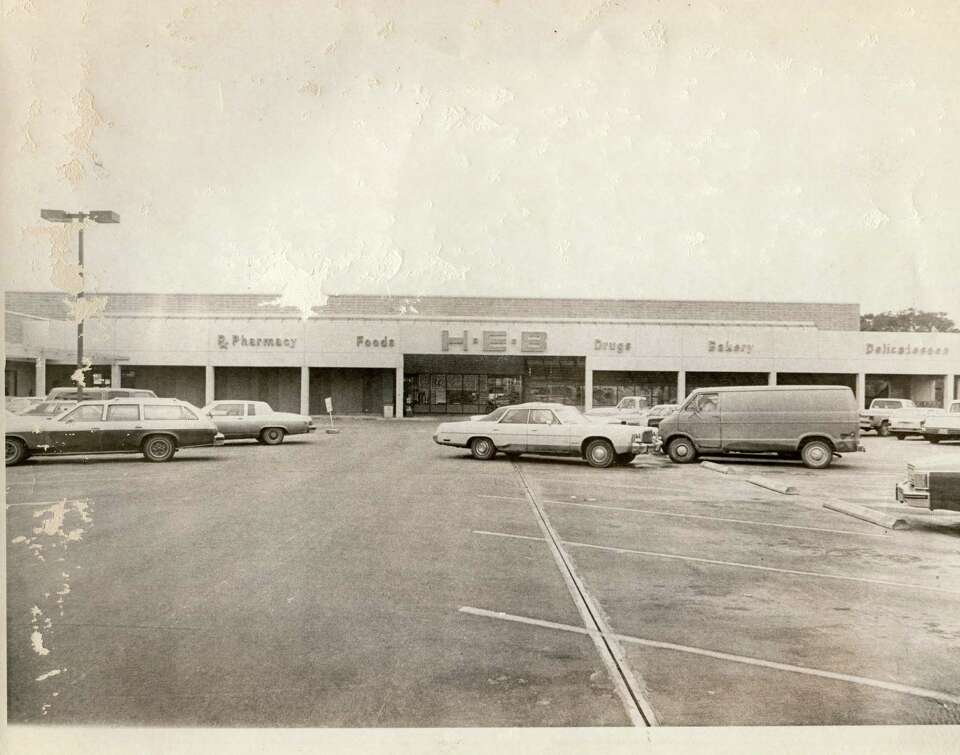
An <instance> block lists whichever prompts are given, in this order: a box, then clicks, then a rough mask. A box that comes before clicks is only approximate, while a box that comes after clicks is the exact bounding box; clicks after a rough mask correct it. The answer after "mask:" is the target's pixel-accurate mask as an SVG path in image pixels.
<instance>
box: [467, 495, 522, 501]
mask: <svg viewBox="0 0 960 755" xmlns="http://www.w3.org/2000/svg"><path fill="white" fill-rule="evenodd" d="M477 498H495V499H496V500H498V501H526V500H527V499H526V498H517V497H515V496H509V495H484V494H483V493H477Z"/></svg>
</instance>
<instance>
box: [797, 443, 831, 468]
mask: <svg viewBox="0 0 960 755" xmlns="http://www.w3.org/2000/svg"><path fill="white" fill-rule="evenodd" d="M800 458H801V459H802V460H803V466H805V467H809V468H810V469H826V468H827V467H829V466H830V464H831V462H833V449H832V448H830V444H829V443H827V442H826V441H823V440H811V441H810V442H809V443H807V444H805V445H804V447H803V448H801V449H800Z"/></svg>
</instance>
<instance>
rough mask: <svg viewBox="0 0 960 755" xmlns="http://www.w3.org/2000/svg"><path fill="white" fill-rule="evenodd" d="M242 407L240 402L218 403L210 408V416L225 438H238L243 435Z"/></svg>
mask: <svg viewBox="0 0 960 755" xmlns="http://www.w3.org/2000/svg"><path fill="white" fill-rule="evenodd" d="M243 410H244V406H243V402H241V401H218V402H217V403H216V404H214V405H213V406H211V407H210V416H211V417H213V421H214V422H215V423H216V425H217V429H218V430H219V431H220V432H222V433H223V437H225V438H239V437H241V436H243V435H244V434H245V427H246V425H245V419H244V414H243Z"/></svg>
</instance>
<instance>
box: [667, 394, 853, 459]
mask: <svg viewBox="0 0 960 755" xmlns="http://www.w3.org/2000/svg"><path fill="white" fill-rule="evenodd" d="M659 429H660V437H661V439H662V441H663V447H664V448H665V449H666V451H667V453H668V454H669V456H670V459H671V460H672V461H675V462H677V463H679V464H684V463H688V462H691V461H694V460H695V459H696V458H697V457H698V456H699V455H701V454H703V455H708V456H713V455H717V454H727V453H737V452H746V453H777V454H779V455H781V456H783V457H786V458H797V457H799V458H800V460H801V461H802V462H803V464H804V465H805V466H807V467H810V468H812V469H824V468H825V467H828V466H830V464H831V462H832V461H833V457H834V456H835V455H837V456H839V455H840V453H841V452H844V451H862V450H863V446H861V445H860V428H859V423H858V419H857V402H856V399H855V398H854V395H853V391H851V390H850V389H849V388H847V387H846V386H827V385H796V386H787V385H777V386H745V387H738V388H698V389H697V390H695V391H693V393H691V394H690V395H689V396H688V397H687V399H686V400H685V401H684V402H683V404H682V405H681V406H680V408H679V409H678V410H677V411H675V412H674V413H673V414H670V415H669V416H667V417H664V418H663V419H662V420H661V421H660V428H659Z"/></svg>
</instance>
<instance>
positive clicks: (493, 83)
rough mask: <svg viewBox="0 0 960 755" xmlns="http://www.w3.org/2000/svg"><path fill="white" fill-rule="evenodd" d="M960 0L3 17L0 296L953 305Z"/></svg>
mask: <svg viewBox="0 0 960 755" xmlns="http://www.w3.org/2000/svg"><path fill="white" fill-rule="evenodd" d="M958 8H960V6H958V5H957V4H956V3H955V2H946V1H943V2H935V1H932V0H931V1H928V2H900V1H898V0H884V2H881V3H871V2H844V1H843V0H840V1H839V2H833V3H789V4H788V3H782V2H702V1H698V2H691V3H687V2H620V3H617V2H573V1H570V2H527V3H513V2H509V1H508V0H502V1H501V2H491V1H490V0H482V1H475V2H461V1H458V2H441V1H440V0H433V1H432V2H418V3H414V2H410V3H401V2H357V3H350V2H347V0H343V1H342V2H325V3H324V2H283V3H275V2H266V0H263V1H261V2H242V3H241V2H187V1H186V0H178V1H177V2H170V1H168V0H152V1H151V2H149V3H136V4H132V3H129V2H118V1H113V0H97V1H96V2H87V3H80V2H78V3H53V2H47V1H45V0H33V2H31V1H30V0H19V1H16V0H3V3H2V14H3V15H2V24H3V28H4V34H3V45H4V50H3V59H2V65H0V70H2V76H3V83H4V87H5V90H6V93H5V94H4V97H3V101H4V108H3V110H4V113H3V118H4V131H3V142H2V147H3V150H4V152H3V172H2V178H0V182H2V183H0V187H2V190H3V197H4V200H3V215H2V222H3V224H2V228H0V234H2V244H3V274H4V280H5V287H6V288H8V289H41V290H49V289H51V288H54V287H55V286H54V283H53V282H51V281H52V280H53V281H55V282H61V283H62V282H63V281H64V280H65V279H64V277H63V273H64V270H63V269H62V268H61V269H59V271H54V270H53V267H52V265H51V250H52V249H55V248H56V247H55V244H54V241H55V239H54V238H52V237H51V236H50V231H51V230H55V228H54V227H52V226H50V225H49V224H44V223H42V222H41V221H40V220H39V211H40V208H41V207H51V208H56V209H68V210H76V209H113V210H116V211H117V212H119V213H120V216H121V219H122V222H121V224H120V225H119V226H109V225H103V226H96V225H94V226H91V227H89V229H88V232H87V261H88V268H87V272H88V276H89V278H90V284H89V287H90V288H91V289H93V290H96V289H99V290H104V291H151V292H190V293H203V292H248V291H253V292H283V293H284V294H285V297H286V298H287V300H288V301H297V302H309V303H316V302H318V301H319V300H320V299H321V296H322V294H331V293H368V294H435V295H436V294H448V295H486V296H571V297H625V298H665V299H759V300H776V301H782V300H791V301H796V300H801V301H807V300H809V301H853V302H859V303H860V304H861V305H862V308H863V311H864V312H867V311H877V310H884V309H899V308H902V307H908V306H916V307H919V308H923V309H943V310H947V311H948V312H949V313H950V314H951V316H953V317H954V319H958V320H960V287H958V286H957V273H956V271H957V261H958V259H960V254H958V250H960V123H958V120H960V118H958V116H960V44H958V41H960V40H958V36H957V29H958V28H960V10H958ZM61 240H62V239H61ZM74 254H75V236H72V237H70V247H69V250H68V256H67V259H69V260H72V259H73V257H72V255H74ZM54 274H55V275H56V276H57V277H55V278H53V279H52V278H51V276H52V275H54Z"/></svg>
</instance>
